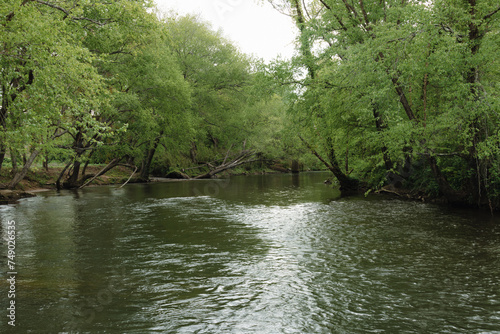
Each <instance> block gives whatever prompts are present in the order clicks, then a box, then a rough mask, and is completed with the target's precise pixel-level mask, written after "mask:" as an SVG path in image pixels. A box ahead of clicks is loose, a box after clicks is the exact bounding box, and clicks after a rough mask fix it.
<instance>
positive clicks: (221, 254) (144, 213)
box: [0, 173, 500, 334]
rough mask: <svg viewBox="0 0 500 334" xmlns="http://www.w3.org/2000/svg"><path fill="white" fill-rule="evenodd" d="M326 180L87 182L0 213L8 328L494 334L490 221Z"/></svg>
mask: <svg viewBox="0 0 500 334" xmlns="http://www.w3.org/2000/svg"><path fill="white" fill-rule="evenodd" d="M326 177H327V174H323V173H310V174H301V175H300V176H292V175H267V176H251V177H234V178H232V179H231V180H215V181H214V180H212V181H210V180H208V181H193V182H173V183H161V184H150V185H127V186H126V187H125V188H122V189H116V187H99V188H87V189H84V190H81V191H75V192H70V191H67V192H61V193H48V194H43V195H41V196H39V197H37V198H32V199H26V200H22V201H21V202H20V203H19V204H16V205H9V206H0V218H1V222H2V231H1V232H2V235H3V237H4V238H5V237H6V224H7V221H8V220H11V219H14V220H15V221H16V223H17V231H18V235H17V248H16V251H17V258H16V261H17V263H16V265H17V271H18V276H17V280H18V281H17V294H16V305H17V314H16V316H17V321H16V328H15V329H16V330H17V331H18V332H19V333H26V332H32V333H38V332H41V333H45V332H47V333H57V332H74V333H77V332H81V333H155V332H156V333H266V334H267V333H269V334H272V333H500V288H499V280H500V221H499V220H498V219H497V218H495V217H492V216H491V215H490V214H488V213H481V212H476V211H466V210H458V209H448V208H443V207H439V206H435V205H430V204H424V203H415V202H406V201H399V200H394V199H388V198H381V197H370V198H364V197H351V198H339V197H338V195H339V194H338V193H337V192H336V191H335V190H332V189H331V188H330V187H329V186H326V185H324V184H323V181H324V180H325V178H326ZM0 246H1V247H2V249H1V254H2V255H3V258H4V260H5V259H6V257H5V256H6V253H7V246H6V244H5V242H3V243H2V244H1V245H0ZM5 272H7V269H6V267H5V261H2V274H4V273H5ZM2 286H3V289H2V291H1V295H0V301H2V307H1V309H4V310H5V309H6V307H7V302H8V301H7V291H6V284H4V285H2ZM0 313H1V312H0ZM4 313H5V315H6V312H5V311H4ZM5 315H3V316H2V317H1V318H3V320H2V321H1V323H0V332H4V331H5V332H7V330H9V329H11V328H9V327H10V326H8V325H7V320H8V319H6V318H7V317H6V316H5Z"/></svg>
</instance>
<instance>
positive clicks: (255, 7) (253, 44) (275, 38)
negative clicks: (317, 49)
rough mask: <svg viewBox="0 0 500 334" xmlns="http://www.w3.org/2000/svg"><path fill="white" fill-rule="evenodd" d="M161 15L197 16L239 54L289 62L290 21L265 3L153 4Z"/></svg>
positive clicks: (174, 0) (189, 0)
mask: <svg viewBox="0 0 500 334" xmlns="http://www.w3.org/2000/svg"><path fill="white" fill-rule="evenodd" d="M155 2H156V3H157V4H158V8H159V9H160V10H162V11H163V12H169V11H171V10H173V11H174V12H176V13H178V14H180V15H184V14H200V15H201V17H202V18H203V19H204V20H206V21H209V22H211V24H212V26H213V28H214V30H218V29H219V28H221V29H222V30H223V32H224V35H225V36H226V37H227V38H229V40H231V41H233V42H234V43H235V44H236V45H237V46H238V47H239V48H240V49H241V51H242V52H244V53H246V54H253V55H255V56H257V57H259V58H264V60H266V61H269V60H272V59H274V58H276V57H277V56H282V57H284V58H290V57H291V56H292V55H293V51H294V46H293V41H294V38H295V35H296V33H297V31H296V28H295V25H294V23H293V21H292V19H291V18H290V17H288V16H285V15H283V14H281V13H279V12H278V11H276V10H275V9H274V8H273V7H272V6H271V5H270V4H269V3H267V1H263V2H264V3H261V4H258V2H257V0H155Z"/></svg>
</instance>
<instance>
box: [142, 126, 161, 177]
mask: <svg viewBox="0 0 500 334" xmlns="http://www.w3.org/2000/svg"><path fill="white" fill-rule="evenodd" d="M162 136H163V130H162V131H160V134H159V135H158V137H156V138H155V140H154V142H153V147H151V148H150V149H149V150H147V151H146V154H145V156H144V161H143V164H142V168H141V174H140V176H139V178H140V179H141V180H142V181H148V180H149V170H150V169H151V163H152V162H153V157H154V155H155V153H156V149H157V148H158V144H159V143H160V139H161V137H162Z"/></svg>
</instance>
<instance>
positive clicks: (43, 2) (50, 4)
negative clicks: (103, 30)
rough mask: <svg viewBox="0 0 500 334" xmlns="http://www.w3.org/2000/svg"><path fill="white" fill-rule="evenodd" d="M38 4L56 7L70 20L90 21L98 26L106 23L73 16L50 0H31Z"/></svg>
mask: <svg viewBox="0 0 500 334" xmlns="http://www.w3.org/2000/svg"><path fill="white" fill-rule="evenodd" d="M33 1H35V2H37V3H39V4H42V5H45V6H49V7H51V8H54V9H57V10H59V11H61V12H63V13H64V14H66V17H70V18H71V19H72V20H74V21H89V22H92V23H94V24H97V25H99V26H104V25H106V23H103V22H100V21H96V20H94V19H91V18H88V17H75V16H71V12H70V11H69V10H67V9H65V8H63V7H61V6H58V5H55V4H53V3H50V2H47V1H43V0H33Z"/></svg>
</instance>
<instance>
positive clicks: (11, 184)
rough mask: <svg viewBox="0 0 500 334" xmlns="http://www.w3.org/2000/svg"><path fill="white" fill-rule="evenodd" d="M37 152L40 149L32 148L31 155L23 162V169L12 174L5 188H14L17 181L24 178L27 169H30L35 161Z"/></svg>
mask: <svg viewBox="0 0 500 334" xmlns="http://www.w3.org/2000/svg"><path fill="white" fill-rule="evenodd" d="M39 153H40V150H33V152H31V155H30V157H29V158H28V159H27V160H26V163H25V164H24V166H23V169H22V170H21V171H19V172H17V173H16V175H14V177H13V178H12V180H11V181H10V182H9V184H8V186H7V188H9V189H14V188H15V187H16V186H17V185H18V184H19V182H21V180H22V179H24V177H25V176H26V174H27V173H28V170H29V169H30V167H31V165H32V164H33V162H34V161H35V159H36V157H37V156H38V154H39Z"/></svg>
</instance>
